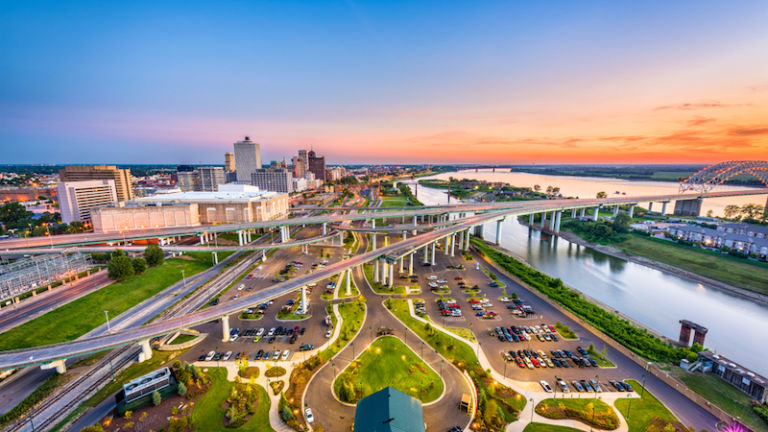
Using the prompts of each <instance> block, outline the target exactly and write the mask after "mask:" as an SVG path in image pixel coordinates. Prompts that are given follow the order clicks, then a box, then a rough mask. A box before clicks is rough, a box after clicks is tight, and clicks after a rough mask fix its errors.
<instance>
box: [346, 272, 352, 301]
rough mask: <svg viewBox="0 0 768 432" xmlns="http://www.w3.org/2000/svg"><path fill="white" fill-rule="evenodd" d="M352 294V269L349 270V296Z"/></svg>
mask: <svg viewBox="0 0 768 432" xmlns="http://www.w3.org/2000/svg"><path fill="white" fill-rule="evenodd" d="M351 294H352V269H347V295H351Z"/></svg>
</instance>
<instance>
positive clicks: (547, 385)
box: [539, 380, 552, 393]
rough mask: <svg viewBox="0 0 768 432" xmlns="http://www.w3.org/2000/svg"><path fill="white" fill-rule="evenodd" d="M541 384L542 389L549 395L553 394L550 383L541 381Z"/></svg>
mask: <svg viewBox="0 0 768 432" xmlns="http://www.w3.org/2000/svg"><path fill="white" fill-rule="evenodd" d="M539 384H541V388H543V389H544V391H545V392H547V393H552V387H550V386H549V383H547V382H546V381H544V380H541V381H539Z"/></svg>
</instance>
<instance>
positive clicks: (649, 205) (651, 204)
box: [648, 202, 653, 214]
mask: <svg viewBox="0 0 768 432" xmlns="http://www.w3.org/2000/svg"><path fill="white" fill-rule="evenodd" d="M652 211H653V202H649V203H648V213H649V214H650V213H651V212H652Z"/></svg>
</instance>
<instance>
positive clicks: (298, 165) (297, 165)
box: [291, 156, 307, 178]
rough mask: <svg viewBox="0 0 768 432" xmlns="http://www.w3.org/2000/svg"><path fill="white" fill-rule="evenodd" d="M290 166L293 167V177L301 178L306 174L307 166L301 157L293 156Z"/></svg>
mask: <svg viewBox="0 0 768 432" xmlns="http://www.w3.org/2000/svg"><path fill="white" fill-rule="evenodd" d="M291 164H292V165H293V177H294V178H302V177H304V174H305V173H306V172H307V164H306V163H305V162H304V159H303V158H302V157H301V156H294V157H292V158H291Z"/></svg>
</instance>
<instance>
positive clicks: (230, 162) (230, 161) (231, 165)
mask: <svg viewBox="0 0 768 432" xmlns="http://www.w3.org/2000/svg"><path fill="white" fill-rule="evenodd" d="M235 167H236V165H235V154H234V153H232V152H226V153H224V171H226V172H228V173H231V172H235Z"/></svg>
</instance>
